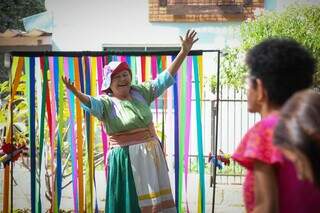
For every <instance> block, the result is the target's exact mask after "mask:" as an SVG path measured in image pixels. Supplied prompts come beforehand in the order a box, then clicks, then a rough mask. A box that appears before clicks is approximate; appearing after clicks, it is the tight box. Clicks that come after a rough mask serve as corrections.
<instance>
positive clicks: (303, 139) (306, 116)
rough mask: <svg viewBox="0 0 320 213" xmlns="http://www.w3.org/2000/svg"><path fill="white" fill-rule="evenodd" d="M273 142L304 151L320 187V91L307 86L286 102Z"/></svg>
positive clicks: (316, 182)
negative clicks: (317, 91)
mask: <svg viewBox="0 0 320 213" xmlns="http://www.w3.org/2000/svg"><path fill="white" fill-rule="evenodd" d="M273 143H274V144H275V145H277V146H280V147H283V148H287V149H297V150H299V151H300V152H302V153H303V154H304V155H305V156H306V157H307V159H308V160H309V161H310V165H311V169H312V172H313V176H314V181H315V184H316V185H317V186H318V187H319V188H320V93H316V92H314V91H311V90H303V91H300V92H297V93H296V94H294V95H293V96H292V97H291V98H290V99H289V100H288V101H287V102H286V103H285V104H284V106H283V108H282V109H281V113H280V120H279V123H278V124H277V127H276V128H275V131H274V140H273Z"/></svg>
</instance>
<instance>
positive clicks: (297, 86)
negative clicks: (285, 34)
mask: <svg viewBox="0 0 320 213" xmlns="http://www.w3.org/2000/svg"><path fill="white" fill-rule="evenodd" d="M246 64H247V65H248V68H249V87H250V88H251V89H252V91H251V92H252V93H253V94H251V98H250V92H249V91H248V108H249V111H251V112H259V100H260V99H259V98H261V97H260V96H261V95H264V96H265V98H266V100H267V102H268V104H269V105H271V106H273V107H281V106H282V105H283V104H284V102H285V101H286V100H287V99H288V98H289V97H290V96H291V95H292V94H293V93H295V92H296V91H299V90H302V89H305V88H308V87H310V86H311V84H312V80H313V74H314V71H315V60H314V58H313V57H312V56H311V54H310V53H309V52H308V51H307V50H306V49H305V48H304V47H302V46H301V45H300V44H299V43H297V42H296V41H294V40H291V39H277V38H273V39H268V40H265V41H263V42H261V43H259V44H258V45H256V46H255V47H253V48H252V49H251V50H250V51H249V52H248V53H247V56H246ZM249 90H250V89H249ZM255 92H256V93H257V94H256V93H255ZM259 92H260V93H263V94H259ZM259 95H260V96H259Z"/></svg>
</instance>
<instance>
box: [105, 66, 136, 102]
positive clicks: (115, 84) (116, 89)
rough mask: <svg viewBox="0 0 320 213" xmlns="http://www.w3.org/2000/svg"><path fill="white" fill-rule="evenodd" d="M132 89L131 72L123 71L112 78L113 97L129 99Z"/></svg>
mask: <svg viewBox="0 0 320 213" xmlns="http://www.w3.org/2000/svg"><path fill="white" fill-rule="evenodd" d="M130 87H131V74H130V71H129V70H124V71H121V72H120V73H117V74H116V75H114V76H112V78H111V85H110V88H111V90H112V93H113V96H115V97H124V98H127V96H128V95H129V92H130Z"/></svg>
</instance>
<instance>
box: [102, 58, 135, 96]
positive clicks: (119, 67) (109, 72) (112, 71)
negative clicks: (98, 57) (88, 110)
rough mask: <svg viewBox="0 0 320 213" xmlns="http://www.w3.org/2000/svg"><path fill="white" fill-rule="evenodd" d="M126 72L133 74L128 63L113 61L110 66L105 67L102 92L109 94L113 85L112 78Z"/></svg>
mask: <svg viewBox="0 0 320 213" xmlns="http://www.w3.org/2000/svg"><path fill="white" fill-rule="evenodd" d="M124 70H128V71H130V73H131V70H130V68H129V65H128V64H127V62H124V61H123V62H121V61H111V62H110V63H109V64H107V65H105V66H104V67H103V82H102V86H101V91H103V92H107V93H108V90H109V87H110V85H111V78H112V76H113V75H116V74H118V73H120V72H122V71H124Z"/></svg>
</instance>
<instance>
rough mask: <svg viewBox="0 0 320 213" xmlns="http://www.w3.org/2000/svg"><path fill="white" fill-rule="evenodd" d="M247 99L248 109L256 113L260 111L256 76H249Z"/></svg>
mask: <svg viewBox="0 0 320 213" xmlns="http://www.w3.org/2000/svg"><path fill="white" fill-rule="evenodd" d="M246 81H247V100H248V111H249V112H252V113H255V112H260V107H259V102H258V88H257V86H258V85H257V79H256V78H254V77H250V76H249V77H247V80H246Z"/></svg>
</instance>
